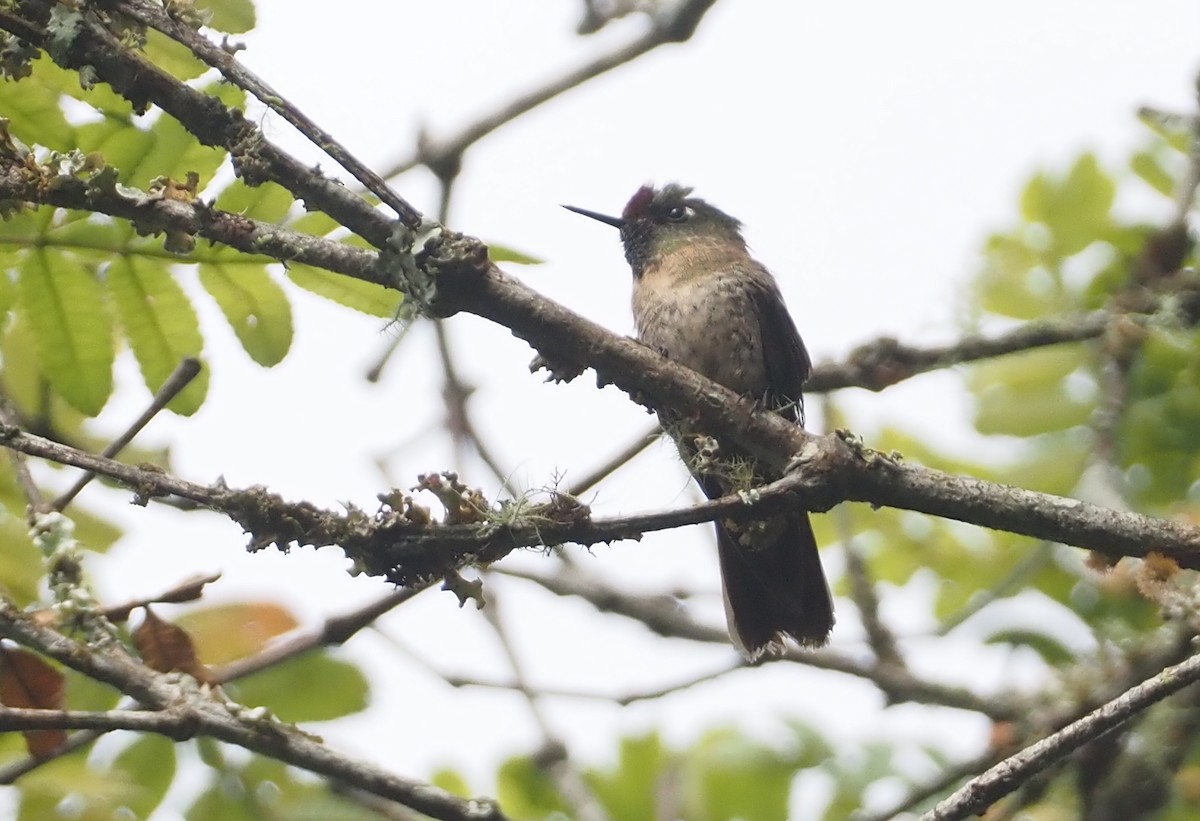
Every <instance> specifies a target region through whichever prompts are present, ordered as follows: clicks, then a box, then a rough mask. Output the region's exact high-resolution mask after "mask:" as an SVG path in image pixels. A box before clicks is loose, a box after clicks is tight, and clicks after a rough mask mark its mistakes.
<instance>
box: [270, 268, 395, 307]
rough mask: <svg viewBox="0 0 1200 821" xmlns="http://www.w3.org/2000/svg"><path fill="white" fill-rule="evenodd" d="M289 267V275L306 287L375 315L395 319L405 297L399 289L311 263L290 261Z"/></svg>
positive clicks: (338, 302) (335, 300)
mask: <svg viewBox="0 0 1200 821" xmlns="http://www.w3.org/2000/svg"><path fill="white" fill-rule="evenodd" d="M287 269H288V278H289V279H290V280H291V281H292V282H294V283H296V284H297V285H299V286H300V287H301V288H303V289H304V290H306V291H311V292H312V293H314V294H317V295H318V296H323V297H325V298H326V299H328V300H331V301H333V302H336V303H337V304H339V305H344V306H346V307H347V308H353V309H354V310H356V311H361V312H362V313H364V314H369V315H371V316H378V317H382V318H384V319H395V318H396V313H397V312H398V311H399V310H400V303H401V302H403V300H404V295H403V294H401V293H400V292H399V291H393V290H391V289H390V288H384V287H383V286H382V285H376V284H375V283H373V282H363V281H362V280H361V279H355V278H354V277H348V276H345V275H343V274H335V273H333V272H332V271H326V270H324V269H322V268H313V267H312V266H311V265H298V264H289V265H288V266H287Z"/></svg>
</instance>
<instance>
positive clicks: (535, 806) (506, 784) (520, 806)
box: [496, 756, 568, 818]
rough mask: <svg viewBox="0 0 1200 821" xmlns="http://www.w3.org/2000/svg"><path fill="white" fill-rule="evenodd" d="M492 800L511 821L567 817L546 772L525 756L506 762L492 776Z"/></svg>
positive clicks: (563, 804)
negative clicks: (512, 819) (494, 786)
mask: <svg viewBox="0 0 1200 821" xmlns="http://www.w3.org/2000/svg"><path fill="white" fill-rule="evenodd" d="M496 799H497V800H498V801H499V802H500V806H502V807H504V812H505V813H506V814H507V815H508V816H510V817H512V818H546V817H547V816H549V815H551V814H553V813H561V814H563V815H564V816H566V815H567V814H568V806H567V803H566V802H565V801H564V800H563V797H562V795H561V794H560V793H559V791H558V788H557V787H555V786H554V781H553V780H552V779H551V778H550V776H549V775H548V774H547V773H546V769H545V768H544V767H542V766H540V765H539V764H538V762H536V761H534V760H533V759H532V758H530V757H529V756H517V757H514V758H510V759H509V760H508V761H505V762H504V763H503V764H501V765H500V770H499V771H498V772H497V773H496Z"/></svg>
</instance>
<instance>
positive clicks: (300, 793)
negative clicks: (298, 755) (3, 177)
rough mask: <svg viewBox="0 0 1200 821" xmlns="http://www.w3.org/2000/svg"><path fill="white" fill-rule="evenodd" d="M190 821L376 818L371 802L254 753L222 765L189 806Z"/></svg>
mask: <svg viewBox="0 0 1200 821" xmlns="http://www.w3.org/2000/svg"><path fill="white" fill-rule="evenodd" d="M186 817H187V819H188V821H259V820H260V819H264V818H272V819H281V821H282V819H286V821H379V818H380V815H379V813H377V812H375V811H374V810H373V809H371V808H370V807H367V806H364V805H362V804H360V803H357V802H355V801H354V800H352V799H349V798H346V797H344V796H341V795H337V794H335V793H334V792H333V791H332V790H330V788H329V786H328V785H326V784H325V783H322V782H315V783H314V782H313V781H311V780H301V779H300V778H297V777H296V776H295V775H294V774H293V772H292V771H291V770H289V769H288V767H287V765H285V764H282V763H280V762H278V761H273V760H271V759H269V758H264V757H263V756H254V757H253V758H251V759H250V761H249V763H247V764H246V766H245V767H243V768H242V769H240V770H231V769H228V768H225V769H223V771H222V772H220V773H219V774H218V776H217V778H215V779H214V780H213V783H212V786H211V787H209V789H208V790H206V791H205V792H204V793H203V794H202V795H201V796H200V798H199V799H198V800H197V801H196V803H195V804H193V805H192V806H191V808H189V809H188V811H187V816H186Z"/></svg>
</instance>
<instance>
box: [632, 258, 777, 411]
mask: <svg viewBox="0 0 1200 821" xmlns="http://www.w3.org/2000/svg"><path fill="white" fill-rule="evenodd" d="M634 317H635V321H636V323H637V328H638V338H639V339H641V340H642V341H643V342H645V343H646V344H647V345H650V346H651V347H654V348H657V349H658V350H660V351H662V352H663V353H664V354H666V356H668V357H669V358H671V359H673V360H675V361H677V362H679V363H681V364H683V365H686V366H688V367H689V368H691V369H692V370H694V371H698V372H700V373H702V374H704V375H705V376H707V377H708V378H709V379H712V380H713V381H714V382H719V383H720V384H722V385H724V386H725V387H727V388H729V389H731V390H734V391H737V392H738V393H741V394H748V395H754V396H757V395H761V394H762V393H763V392H764V391H765V390H766V387H767V385H766V368H765V365H764V363H763V355H762V338H761V331H760V327H759V320H758V315H757V312H756V310H755V306H754V301H753V299H752V297H751V296H750V294H749V293H748V292H747V291H746V289H745V287H744V285H743V280H742V278H741V277H740V276H738V275H735V274H719V275H714V276H711V277H704V278H702V279H693V280H688V281H684V282H677V283H675V284H674V285H673V286H672V287H669V288H664V289H661V290H658V291H657V292H656V293H655V294H654V295H653V297H651V298H649V299H646V298H643V299H641V300H636V301H635V304H634Z"/></svg>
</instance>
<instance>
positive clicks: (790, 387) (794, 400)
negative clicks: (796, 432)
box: [752, 277, 812, 425]
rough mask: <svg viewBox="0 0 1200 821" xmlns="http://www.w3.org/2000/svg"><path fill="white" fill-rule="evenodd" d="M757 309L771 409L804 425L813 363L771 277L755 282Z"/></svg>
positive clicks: (766, 399)
mask: <svg viewBox="0 0 1200 821" xmlns="http://www.w3.org/2000/svg"><path fill="white" fill-rule="evenodd" d="M753 283H754V288H753V290H752V294H753V297H754V306H755V308H756V310H757V313H758V327H759V333H760V335H761V338H762V347H763V362H764V364H765V365H766V369H767V393H766V396H765V397H764V400H765V401H766V403H767V406H768V407H770V408H773V409H775V410H778V411H780V412H781V413H783V415H785V416H787V417H788V418H789V419H794V420H796V421H797V422H799V423H800V424H801V425H803V424H804V397H803V395H802V394H801V391H800V389H801V387H802V386H803V385H804V382H805V380H807V379H808V375H809V374H810V373H811V372H812V360H810V359H809V358H808V351H807V350H806V349H805V347H804V341H803V340H802V339H800V332H799V331H797V330H796V323H795V322H793V321H792V316H791V314H789V313H788V310H787V306H786V305H784V303H783V295H782V294H781V293H780V292H779V286H777V285H776V284H775V282H774V280H772V279H770V278H769V277H765V278H758V277H755V278H754V280H753Z"/></svg>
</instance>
